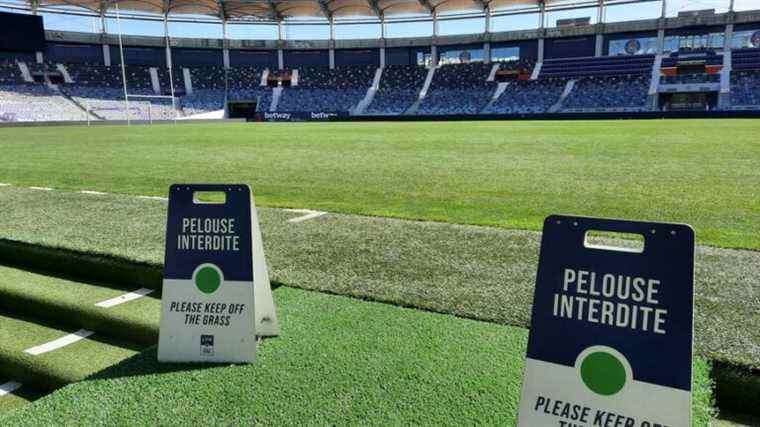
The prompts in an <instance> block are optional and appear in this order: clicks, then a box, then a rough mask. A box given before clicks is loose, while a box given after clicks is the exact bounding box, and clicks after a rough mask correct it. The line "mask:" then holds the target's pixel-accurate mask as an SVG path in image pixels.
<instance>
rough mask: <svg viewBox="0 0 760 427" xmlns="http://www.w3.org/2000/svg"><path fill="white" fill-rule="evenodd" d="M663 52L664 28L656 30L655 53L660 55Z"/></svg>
mask: <svg viewBox="0 0 760 427" xmlns="http://www.w3.org/2000/svg"><path fill="white" fill-rule="evenodd" d="M663 52H665V29H664V28H660V29H659V30H657V54H658V55H662V54H663Z"/></svg>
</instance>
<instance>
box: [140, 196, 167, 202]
mask: <svg viewBox="0 0 760 427" xmlns="http://www.w3.org/2000/svg"><path fill="white" fill-rule="evenodd" d="M137 198H138V199H146V200H162V201H166V200H169V199H168V198H166V197H161V196H137Z"/></svg>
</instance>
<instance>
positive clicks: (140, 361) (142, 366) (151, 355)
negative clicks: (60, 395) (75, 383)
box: [84, 346, 230, 381]
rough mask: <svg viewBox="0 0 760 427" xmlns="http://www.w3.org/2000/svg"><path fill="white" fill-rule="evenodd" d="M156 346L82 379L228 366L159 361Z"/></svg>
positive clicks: (104, 378)
mask: <svg viewBox="0 0 760 427" xmlns="http://www.w3.org/2000/svg"><path fill="white" fill-rule="evenodd" d="M157 356H158V346H152V347H149V348H147V349H146V350H145V351H143V352H142V353H139V354H136V355H134V356H132V357H130V358H128V359H125V360H123V361H121V362H120V363H117V364H116V365H113V366H110V367H108V368H106V369H103V370H102V371H99V372H96V373H94V374H92V375H90V376H89V377H87V378H85V379H84V381H97V380H109V379H117V378H128V377H140V376H145V375H160V374H170V373H174V372H186V371H195V370H201V369H211V368H218V367H223V366H229V365H230V364H229V363H161V362H159V361H158V358H157Z"/></svg>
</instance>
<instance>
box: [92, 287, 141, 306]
mask: <svg viewBox="0 0 760 427" xmlns="http://www.w3.org/2000/svg"><path fill="white" fill-rule="evenodd" d="M151 292H153V289H147V288H140V289H138V290H136V291H134V292H130V293H128V294H124V295H119V296H118V297H116V298H111V299H107V300H105V301H101V302H99V303H97V304H95V305H96V306H98V307H103V308H111V307H113V306H116V305H119V304H124V303H125V302H129V301H134V300H136V299H138V298H142V297H144V296H145V295H148V294H149V293H151Z"/></svg>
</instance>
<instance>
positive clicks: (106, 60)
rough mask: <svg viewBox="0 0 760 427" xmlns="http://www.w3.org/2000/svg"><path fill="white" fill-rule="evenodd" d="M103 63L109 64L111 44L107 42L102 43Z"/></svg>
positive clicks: (107, 65) (108, 65)
mask: <svg viewBox="0 0 760 427" xmlns="http://www.w3.org/2000/svg"><path fill="white" fill-rule="evenodd" d="M103 65H105V66H106V67H110V66H111V46H110V45H107V44H104V45H103Z"/></svg>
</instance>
